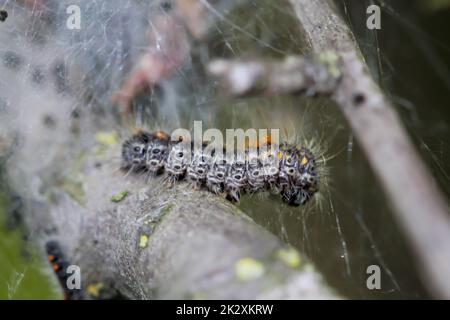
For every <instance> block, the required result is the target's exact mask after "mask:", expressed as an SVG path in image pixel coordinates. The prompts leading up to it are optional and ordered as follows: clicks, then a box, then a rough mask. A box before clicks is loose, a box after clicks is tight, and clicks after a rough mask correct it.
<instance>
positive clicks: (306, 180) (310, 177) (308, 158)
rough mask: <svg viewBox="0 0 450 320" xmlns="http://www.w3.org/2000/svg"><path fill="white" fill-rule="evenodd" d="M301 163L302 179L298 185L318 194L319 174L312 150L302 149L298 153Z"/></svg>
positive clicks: (300, 178)
mask: <svg viewBox="0 0 450 320" xmlns="http://www.w3.org/2000/svg"><path fill="white" fill-rule="evenodd" d="M297 158H298V162H299V171H300V177H299V179H298V181H297V183H296V185H297V186H300V187H302V188H303V189H304V190H307V191H309V192H312V193H314V192H316V191H317V189H318V174H317V170H316V160H315V158H314V156H313V154H312V152H311V151H310V150H308V149H307V148H305V147H302V148H301V149H300V150H299V151H298V152H297Z"/></svg>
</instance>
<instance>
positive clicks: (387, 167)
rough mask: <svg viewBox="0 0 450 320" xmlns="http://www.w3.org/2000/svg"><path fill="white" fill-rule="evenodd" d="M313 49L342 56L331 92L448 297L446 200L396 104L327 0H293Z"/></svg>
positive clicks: (433, 281) (428, 272)
mask: <svg viewBox="0 0 450 320" xmlns="http://www.w3.org/2000/svg"><path fill="white" fill-rule="evenodd" d="M289 2H290V3H291V4H292V6H293V8H294V10H295V13H296V15H297V17H298V20H299V22H300V27H301V29H302V30H303V32H304V36H305V38H306V40H307V41H306V42H307V43H308V44H309V45H310V46H311V49H312V51H313V52H315V53H320V52H324V51H329V50H333V51H336V52H337V53H338V54H339V55H340V56H341V58H342V66H341V71H342V74H343V75H342V82H341V84H340V85H339V87H338V88H337V90H336V92H335V94H334V95H333V96H332V98H333V100H335V101H336V102H337V104H338V106H339V108H340V109H341V110H342V112H343V114H344V115H345V117H346V119H347V121H348V122H349V124H350V125H351V127H352V129H353V131H354V132H355V135H356V137H357V139H358V141H359V143H360V144H361V146H362V148H363V149H364V151H365V153H366V156H367V158H368V160H369V162H370V164H371V165H372V168H373V170H374V171H375V173H376V175H377V177H378V179H379V180H380V181H381V183H382V185H383V187H384V190H385V193H386V195H387V196H388V198H389V200H390V201H391V203H392V204H393V206H394V208H395V211H394V212H395V215H396V218H397V220H398V222H399V224H400V225H401V226H402V228H403V229H404V231H405V233H406V235H407V236H408V238H409V241H410V244H411V246H412V248H413V249H414V251H415V253H416V255H417V257H418V258H419V261H420V263H421V267H422V268H423V273H422V272H421V274H422V275H423V280H424V283H425V285H426V286H427V287H428V288H429V289H430V290H431V292H432V293H433V294H435V295H436V296H438V297H442V298H447V299H448V298H450V280H449V279H450V250H449V248H450V220H449V216H448V206H447V203H446V201H445V200H444V197H443V195H442V194H441V192H440V191H439V190H438V188H437V187H436V183H435V182H434V181H433V178H432V177H431V176H430V174H429V173H428V171H427V169H426V167H425V165H424V164H423V162H422V161H421V159H420V157H419V155H418V154H417V152H416V150H415V148H414V146H413V144H412V142H411V141H410V139H409V137H408V135H407V133H406V131H405V129H404V128H403V125H402V124H401V121H400V119H399V117H398V115H397V114H396V112H395V111H394V107H393V106H392V104H391V103H390V102H389V101H388V100H387V99H386V97H385V96H384V95H383V93H382V91H381V90H380V88H379V87H378V85H377V84H376V83H375V82H374V80H373V78H372V77H371V76H370V73H369V71H368V68H367V66H366V64H365V62H364V61H363V59H362V54H361V52H360V50H359V47H358V45H357V44H356V41H355V39H354V38H353V35H352V32H351V30H350V29H349V27H348V26H347V25H346V24H345V22H344V21H343V20H342V18H341V17H340V16H339V14H338V13H337V9H336V8H335V6H334V5H333V3H332V2H331V1H329V0H289Z"/></svg>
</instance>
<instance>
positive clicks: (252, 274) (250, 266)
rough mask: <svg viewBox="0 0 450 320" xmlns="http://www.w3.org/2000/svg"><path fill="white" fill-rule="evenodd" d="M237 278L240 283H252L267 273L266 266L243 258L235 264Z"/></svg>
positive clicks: (251, 259) (254, 260)
mask: <svg viewBox="0 0 450 320" xmlns="http://www.w3.org/2000/svg"><path fill="white" fill-rule="evenodd" d="M234 267H235V273H236V277H237V279H238V280H240V281H251V280H255V279H258V278H260V277H262V276H263V275H264V273H265V268H264V265H263V264H262V263H261V262H260V261H258V260H256V259H253V258H242V259H240V260H238V261H237V262H236V264H235V266H234Z"/></svg>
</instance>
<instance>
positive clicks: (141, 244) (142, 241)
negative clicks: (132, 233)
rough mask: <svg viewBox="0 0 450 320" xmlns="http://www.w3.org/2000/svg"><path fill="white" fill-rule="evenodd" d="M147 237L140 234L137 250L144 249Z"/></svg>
mask: <svg viewBox="0 0 450 320" xmlns="http://www.w3.org/2000/svg"><path fill="white" fill-rule="evenodd" d="M148 240H149V236H148V235H146V234H141V235H140V237H139V248H142V249H143V248H146V247H147V245H148Z"/></svg>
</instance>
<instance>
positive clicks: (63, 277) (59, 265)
mask: <svg viewBox="0 0 450 320" xmlns="http://www.w3.org/2000/svg"><path fill="white" fill-rule="evenodd" d="M45 250H46V252H47V260H48V261H49V262H50V264H51V266H52V269H53V271H54V272H55V274H56V277H57V278H58V281H59V284H60V285H61V287H62V289H63V292H64V298H65V299H66V300H80V299H83V298H84V295H83V292H82V290H81V289H69V288H68V287H67V279H68V276H69V275H68V274H67V272H66V270H67V268H68V267H69V266H70V263H69V262H68V261H67V260H66V259H65V258H64V254H63V252H62V249H61V246H60V245H59V243H58V242H57V241H48V242H47V243H46V244H45Z"/></svg>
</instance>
